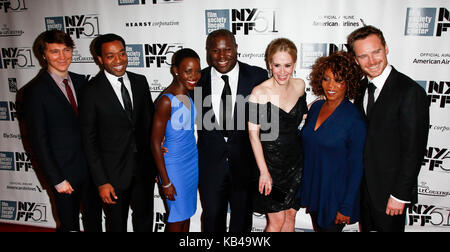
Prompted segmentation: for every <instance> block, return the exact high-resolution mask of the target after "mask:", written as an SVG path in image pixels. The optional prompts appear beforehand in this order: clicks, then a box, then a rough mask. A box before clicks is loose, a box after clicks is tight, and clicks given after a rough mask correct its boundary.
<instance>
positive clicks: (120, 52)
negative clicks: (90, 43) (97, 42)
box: [98, 40, 128, 77]
mask: <svg viewBox="0 0 450 252" xmlns="http://www.w3.org/2000/svg"><path fill="white" fill-rule="evenodd" d="M98 60H99V62H100V63H101V64H102V65H103V67H104V68H105V70H106V71H107V72H108V73H110V74H112V75H114V76H117V77H121V76H123V75H124V74H125V72H126V70H127V66H128V56H127V53H126V51H125V46H124V45H123V44H122V42H120V41H118V40H115V41H112V42H108V43H104V44H103V45H102V55H101V56H98Z"/></svg>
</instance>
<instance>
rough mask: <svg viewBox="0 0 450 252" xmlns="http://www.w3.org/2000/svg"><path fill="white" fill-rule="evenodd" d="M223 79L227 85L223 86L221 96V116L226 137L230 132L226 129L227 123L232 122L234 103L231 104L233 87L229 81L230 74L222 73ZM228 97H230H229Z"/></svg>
mask: <svg viewBox="0 0 450 252" xmlns="http://www.w3.org/2000/svg"><path fill="white" fill-rule="evenodd" d="M222 79H223V81H224V82H225V86H224V87H223V90H222V95H221V96H220V100H221V103H220V113H221V116H220V118H222V123H221V125H222V129H223V133H224V135H225V137H228V132H227V131H226V129H227V128H229V127H226V126H227V123H228V122H231V108H232V104H231V88H230V83H229V79H228V75H222ZM227 97H228V99H227Z"/></svg>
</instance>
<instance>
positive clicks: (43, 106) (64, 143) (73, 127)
mask: <svg viewBox="0 0 450 252" xmlns="http://www.w3.org/2000/svg"><path fill="white" fill-rule="evenodd" d="M69 76H70V79H71V80H72V83H73V86H74V88H75V93H76V95H77V97H79V89H80V88H81V86H82V85H84V84H85V82H86V78H85V76H83V75H79V74H75V73H69ZM23 106H24V107H23V108H24V111H23V112H24V114H23V115H24V119H25V123H26V127H27V131H28V134H29V136H30V141H31V146H32V148H33V154H34V155H35V158H36V160H37V162H38V164H39V167H40V168H41V169H42V171H43V172H44V174H45V176H46V178H47V180H48V181H47V182H48V183H49V184H51V185H53V186H54V185H57V184H59V183H61V182H63V181H64V180H67V181H69V182H70V184H71V185H72V187H77V185H80V184H81V183H83V182H84V181H85V180H86V179H87V178H88V168H87V165H86V159H85V157H84V153H83V148H82V141H81V133H80V128H79V122H78V118H77V116H76V115H75V112H74V110H73V108H72V106H71V104H70V102H69V100H68V99H67V98H66V96H65V95H64V94H63V92H62V91H61V89H59V87H58V86H57V84H56V83H55V81H54V80H53V78H52V77H51V76H50V74H49V73H48V72H47V71H43V72H41V74H40V75H39V76H38V77H37V78H36V79H35V80H34V81H33V82H32V83H30V85H29V86H27V87H26V88H25V89H24V100H23Z"/></svg>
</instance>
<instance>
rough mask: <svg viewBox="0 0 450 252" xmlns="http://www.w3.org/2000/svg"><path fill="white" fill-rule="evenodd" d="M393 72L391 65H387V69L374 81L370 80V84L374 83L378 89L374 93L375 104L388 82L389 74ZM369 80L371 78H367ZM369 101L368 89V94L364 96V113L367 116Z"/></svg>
mask: <svg viewBox="0 0 450 252" xmlns="http://www.w3.org/2000/svg"><path fill="white" fill-rule="evenodd" d="M391 71H392V66H391V65H387V66H386V68H385V69H384V71H383V72H382V73H381V74H380V75H379V76H377V77H375V78H373V79H372V80H370V79H369V81H370V82H372V83H373V84H374V85H375V87H377V88H376V89H375V92H374V97H375V102H376V101H377V99H378V96H380V93H381V90H382V89H383V87H384V83H385V82H386V80H387V78H388V77H389V74H391ZM367 78H369V77H367ZM368 100H369V89H366V93H365V94H364V111H365V112H366V114H367V103H368Z"/></svg>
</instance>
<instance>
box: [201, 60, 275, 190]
mask: <svg viewBox="0 0 450 252" xmlns="http://www.w3.org/2000/svg"><path fill="white" fill-rule="evenodd" d="M266 79H267V71H266V70H264V69H262V68H260V67H256V66H250V65H248V64H245V63H242V62H239V81H238V90H237V95H238V96H242V97H245V98H247V100H248V96H249V95H250V93H251V91H252V89H253V87H255V86H256V85H258V84H260V83H261V82H263V81H265V80H266ZM198 87H201V88H202V89H201V90H202V97H201V101H202V104H198V103H196V106H197V111H198V116H199V118H198V119H200V120H202V126H201V127H199V128H198V129H197V133H198V142H197V145H198V153H199V189H200V191H202V190H209V189H211V188H216V187H217V186H219V185H220V183H219V181H223V178H224V176H226V174H227V171H228V169H230V171H231V176H232V181H233V185H235V186H245V185H248V183H249V182H250V181H251V179H252V178H253V176H256V174H257V173H256V172H257V168H256V162H255V158H254V155H253V151H252V148H251V145H250V139H249V135H248V125H247V122H248V114H247V112H246V113H245V114H246V115H245V118H244V119H245V122H239V125H240V127H241V128H242V126H243V127H245V129H241V130H236V126H239V125H237V120H238V119H237V116H236V115H237V112H236V111H237V109H238V107H239V106H235V110H234V117H233V119H234V122H235V124H234V125H235V128H234V129H235V130H232V131H229V132H228V135H229V137H228V142H225V140H224V136H223V134H222V131H221V130H220V127H219V125H218V123H217V120H216V115H213V116H212V118H211V116H210V115H211V113H214V112H213V108H212V104H211V102H210V101H209V102H204V99H205V98H207V97H210V95H211V67H208V68H205V69H203V70H202V78H201V79H200V81H199V82H198ZM195 100H196V101H197V100H199V99H198V97H195ZM246 104H248V103H246ZM245 107H246V108H245V109H246V111H248V106H245ZM205 118H207V119H208V118H211V119H212V124H213V125H214V129H208V128H205V126H206V124H205V123H204V121H203V119H205ZM217 118H218V115H217ZM227 160H228V166H229V167H227V162H226V161H227Z"/></svg>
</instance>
